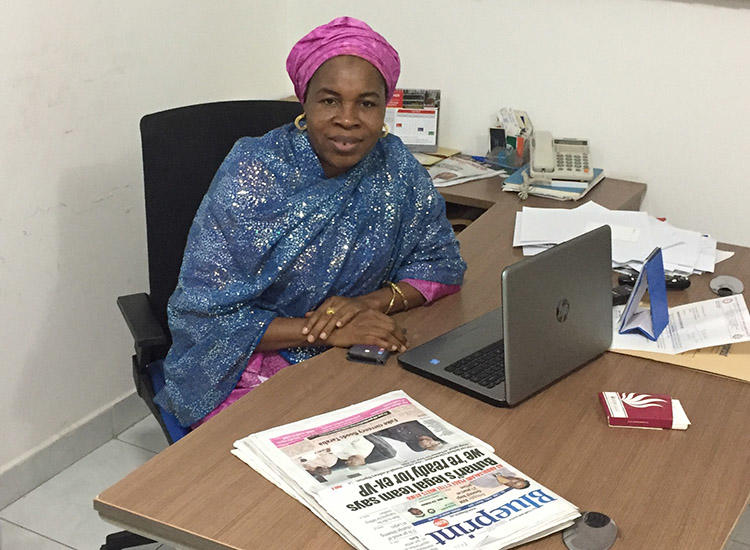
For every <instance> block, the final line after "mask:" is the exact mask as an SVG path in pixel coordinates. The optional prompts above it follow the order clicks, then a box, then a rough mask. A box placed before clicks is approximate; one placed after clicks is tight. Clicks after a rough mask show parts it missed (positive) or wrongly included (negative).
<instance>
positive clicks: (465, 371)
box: [445, 342, 505, 388]
mask: <svg viewBox="0 0 750 550" xmlns="http://www.w3.org/2000/svg"><path fill="white" fill-rule="evenodd" d="M445 370H446V371H448V372H450V373H452V374H455V375H457V376H460V377H461V378H466V379H467V380H471V381H472V382H476V383H477V384H479V385H481V386H484V387H486V388H493V387H495V386H497V385H498V384H499V383H500V382H503V381H504V380H505V347H504V346H503V342H494V343H492V344H490V345H489V346H486V347H484V348H482V349H480V350H478V351H475V352H474V353H472V354H471V355H468V356H466V357H464V358H463V359H461V360H460V361H456V362H455V363H453V364H452V365H448V366H447V367H445Z"/></svg>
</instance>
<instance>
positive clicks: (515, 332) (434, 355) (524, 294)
mask: <svg viewBox="0 0 750 550" xmlns="http://www.w3.org/2000/svg"><path fill="white" fill-rule="evenodd" d="M501 278H502V298H503V301H502V307H501V308H500V309H496V310H493V311H490V312H489V313H487V314H485V315H483V316H481V317H479V318H477V319H474V320H473V321H470V322H469V323H466V324H465V325H461V326H460V327H457V328H455V329H453V330H451V331H450V332H447V333H445V334H443V335H441V336H439V337H437V338H435V339H434V340H431V341H429V342H426V343H425V344H422V345H421V346H417V347H415V348H413V349H411V350H408V351H406V352H404V353H402V354H401V355H400V356H399V358H398V360H399V362H400V363H401V364H402V366H403V367H404V368H406V369H408V370H410V371H413V372H416V373H418V374H421V375H423V376H426V377H428V378H431V379H433V380H436V381H438V382H441V383H443V384H446V385H448V386H451V387H453V388H455V389H457V390H459V391H462V392H465V393H468V394H469V395H472V396H474V397H478V398H479V399H482V400H483V401H487V402H488V403H492V404H493V405H498V406H506V407H510V406H513V405H516V404H518V403H519V402H521V401H523V400H524V399H526V398H527V397H529V396H531V395H533V394H534V393H536V392H538V391H540V390H542V389H544V388H545V387H547V386H549V385H550V384H552V383H553V382H555V381H556V380H558V379H560V378H561V377H563V376H565V375H566V374H568V373H570V372H572V371H573V370H575V369H577V368H578V367H580V366H581V365H583V364H584V363H586V362H588V361H590V360H591V359H594V358H595V357H597V356H598V355H600V354H601V353H603V352H604V351H606V350H607V349H609V346H610V344H611V342H612V294H611V287H612V245H611V231H610V228H609V226H602V227H599V228H597V229H594V230H593V231H590V232H588V233H585V234H583V235H580V236H579V237H576V238H574V239H571V240H569V241H566V242H564V243H561V244H559V245H557V246H554V247H552V248H550V249H549V250H546V251H544V252H542V253H540V254H537V255H536V256H530V257H528V258H524V259H523V260H521V261H519V262H517V263H515V264H513V265H510V266H508V267H506V268H505V269H504V270H503V273H502V277H501ZM482 361H484V363H485V365H484V367H481V366H476V365H481V363H482ZM482 369H484V370H482Z"/></svg>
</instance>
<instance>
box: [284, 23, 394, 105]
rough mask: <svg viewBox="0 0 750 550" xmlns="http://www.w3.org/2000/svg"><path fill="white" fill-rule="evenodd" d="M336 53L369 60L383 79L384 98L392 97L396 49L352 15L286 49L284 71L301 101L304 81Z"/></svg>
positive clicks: (320, 29) (305, 83)
mask: <svg viewBox="0 0 750 550" xmlns="http://www.w3.org/2000/svg"><path fill="white" fill-rule="evenodd" d="M337 55H354V56H356V57H361V58H362V59H364V60H365V61H368V62H370V63H371V64H372V65H373V66H374V67H375V68H376V69H377V70H378V71H380V74H382V75H383V78H384V79H385V85H386V93H387V96H388V97H387V98H386V99H390V98H391V96H392V95H393V90H395V89H396V81H397V80H398V75H399V73H400V72H401V60H400V59H399V57H398V52H397V51H396V50H394V49H393V46H391V45H390V44H389V43H388V42H387V41H386V39H385V38H383V37H382V36H380V35H379V34H378V33H376V32H375V31H374V30H372V29H371V28H370V27H369V25H367V23H365V22H363V21H360V20H359V19H354V18H353V17H337V18H336V19H334V20H333V21H331V22H330V23H326V24H325V25H321V26H320V27H317V28H315V29H313V30H312V31H310V32H309V33H308V34H306V35H305V36H303V37H302V38H301V39H300V41H299V42H297V43H296V44H295V45H294V47H293V48H292V51H291V52H289V57H287V59H286V72H288V73H289V78H291V79H292V83H293V84H294V93H295V95H296V96H297V98H298V99H299V100H300V102H303V101H304V100H305V94H306V93H307V84H308V83H309V82H310V79H311V78H312V76H313V74H315V71H317V70H318V67H320V66H321V65H322V64H323V63H325V62H326V61H328V60H329V59H331V58H332V57H336V56H337Z"/></svg>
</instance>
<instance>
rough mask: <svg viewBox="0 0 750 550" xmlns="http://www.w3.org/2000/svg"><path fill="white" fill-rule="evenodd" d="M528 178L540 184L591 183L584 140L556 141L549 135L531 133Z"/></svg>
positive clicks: (545, 133)
mask: <svg viewBox="0 0 750 550" xmlns="http://www.w3.org/2000/svg"><path fill="white" fill-rule="evenodd" d="M529 175H530V176H531V177H532V178H535V179H542V180H553V179H556V180H574V181H591V180H592V179H593V178H594V167H593V166H592V165H591V162H590V160H589V142H588V140H586V139H570V138H557V139H556V138H553V137H552V134H550V133H549V132H540V131H536V132H534V135H533V136H532V138H531V162H530V163H529Z"/></svg>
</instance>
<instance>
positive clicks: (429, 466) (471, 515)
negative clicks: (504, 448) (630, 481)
mask: <svg viewBox="0 0 750 550" xmlns="http://www.w3.org/2000/svg"><path fill="white" fill-rule="evenodd" d="M231 452H232V454H234V455H235V456H237V457H238V458H239V459H241V460H242V461H244V462H245V463H247V464H248V465H250V466H251V467H252V468H253V469H255V470H256V471H257V472H258V473H260V474H261V475H263V476H264V477H266V478H267V479H268V480H270V481H271V482H273V483H274V484H276V485H277V486H278V487H279V488H280V489H282V490H283V491H285V492H286V493H287V494H289V495H290V496H291V497H293V498H295V499H297V500H298V501H300V502H301V503H302V504H304V505H305V506H307V507H308V508H309V509H310V510H311V511H312V512H313V513H315V514H316V515H317V516H318V517H319V518H320V519H322V520H323V521H324V522H326V524H328V525H329V526H330V527H331V528H332V529H334V530H335V531H336V532H337V533H338V534H339V535H341V537H343V538H344V539H345V540H346V541H347V542H348V543H349V544H351V545H352V546H353V547H355V548H360V549H366V548H370V549H375V548H401V549H405V550H406V549H408V550H427V549H433V548H444V549H447V548H461V549H469V548H471V549H474V548H477V549H479V548H487V549H489V548H492V549H493V550H501V549H504V548H511V547H513V546H517V545H519V544H523V543H525V542H528V541H531V540H535V539H537V538H541V537H543V536H545V535H548V534H550V533H553V532H556V531H559V530H561V529H563V528H565V527H567V526H568V525H570V524H571V523H572V520H574V519H575V518H577V517H578V516H579V515H580V514H579V512H578V509H577V508H576V507H575V506H573V505H572V504H571V503H569V502H567V501H566V500H564V499H563V498H561V497H560V496H558V495H557V494H555V493H554V492H552V491H551V490H549V489H548V488H546V487H544V486H543V485H541V484H539V483H538V482H536V481H535V480H533V479H531V478H530V477H529V476H527V475H525V474H524V473H523V472H521V471H520V470H518V469H517V468H515V467H513V466H511V465H510V464H508V463H507V462H505V461H504V460H503V459H501V458H499V457H498V456H497V455H496V454H495V453H494V449H493V448H492V447H490V446H489V445H487V444H486V443H484V442H482V441H481V440H479V439H477V438H475V437H473V436H471V435H469V434H467V433H465V432H463V431H461V430H459V429H458V428H456V427H455V426H453V425H451V424H449V423H448V422H446V421H445V420H443V419H441V418H439V417H438V416H436V415H435V414H433V413H432V412H431V411H429V410H428V409H426V408H424V407H423V406H422V405H420V404H419V403H417V402H416V401H414V400H413V399H411V398H410V397H409V396H408V395H406V394H405V393H404V392H402V391H394V392H390V393H387V394H384V395H381V396H380V397H376V398H374V399H370V400H368V401H364V402H362V403H358V404H356V405H351V406H349V407H346V408H343V409H339V410H337V411H333V412H330V413H326V414H322V415H319V416H315V417H312V418H308V419H305V420H300V421H298V422H294V423H291V424H287V425H285V426H279V427H277V428H272V429H270V430H266V431H263V432H258V433H255V434H251V435H249V436H247V437H245V438H244V439H240V440H238V441H236V442H235V443H234V448H233V449H232V451H231Z"/></svg>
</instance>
